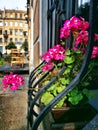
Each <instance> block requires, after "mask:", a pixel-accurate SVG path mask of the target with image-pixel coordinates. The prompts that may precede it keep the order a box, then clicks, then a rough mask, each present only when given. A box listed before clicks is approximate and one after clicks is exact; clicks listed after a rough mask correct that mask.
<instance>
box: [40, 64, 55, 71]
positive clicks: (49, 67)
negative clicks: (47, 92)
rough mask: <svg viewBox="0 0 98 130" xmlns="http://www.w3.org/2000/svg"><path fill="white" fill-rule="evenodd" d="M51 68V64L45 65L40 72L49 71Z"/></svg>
mask: <svg viewBox="0 0 98 130" xmlns="http://www.w3.org/2000/svg"><path fill="white" fill-rule="evenodd" d="M52 68H53V64H52V63H47V64H45V65H44V66H43V67H42V71H43V72H44V71H49V70H51V69H52Z"/></svg>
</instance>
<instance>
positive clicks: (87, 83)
mask: <svg viewBox="0 0 98 130" xmlns="http://www.w3.org/2000/svg"><path fill="white" fill-rule="evenodd" d="M81 85H82V86H83V87H87V86H89V85H90V83H89V82H87V81H85V82H82V84H81Z"/></svg>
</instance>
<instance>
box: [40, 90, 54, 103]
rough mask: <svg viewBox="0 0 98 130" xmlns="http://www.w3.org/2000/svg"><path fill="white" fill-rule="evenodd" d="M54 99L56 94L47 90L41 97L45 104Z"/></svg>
mask: <svg viewBox="0 0 98 130" xmlns="http://www.w3.org/2000/svg"><path fill="white" fill-rule="evenodd" d="M53 99H54V96H53V95H52V94H50V93H49V92H45V93H44V94H43V95H42V97H41V103H43V104H44V105H47V104H49V103H50V102H51V101H52V100H53Z"/></svg>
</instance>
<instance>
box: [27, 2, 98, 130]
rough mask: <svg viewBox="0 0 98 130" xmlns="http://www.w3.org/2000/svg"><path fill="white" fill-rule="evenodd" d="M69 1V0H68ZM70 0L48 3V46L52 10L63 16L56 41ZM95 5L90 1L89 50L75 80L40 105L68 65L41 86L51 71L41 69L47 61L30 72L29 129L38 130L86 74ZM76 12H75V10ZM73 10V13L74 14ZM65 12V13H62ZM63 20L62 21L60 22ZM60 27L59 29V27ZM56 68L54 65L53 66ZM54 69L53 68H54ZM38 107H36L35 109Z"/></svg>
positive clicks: (58, 24)
mask: <svg viewBox="0 0 98 130" xmlns="http://www.w3.org/2000/svg"><path fill="white" fill-rule="evenodd" d="M68 1H69V0H68ZM68 1H67V0H66V3H65V1H64V0H54V1H53V0H51V2H50V3H48V4H49V5H48V13H47V17H48V22H49V24H48V34H49V35H48V36H49V37H48V40H49V46H48V48H50V47H52V45H53V44H51V43H53V42H54V41H53V42H52V40H53V38H52V32H53V30H52V26H51V25H50V23H52V22H53V21H52V12H53V11H54V10H56V13H55V16H56V17H61V19H58V20H57V21H56V22H55V26H56V30H57V33H56V34H55V36H56V37H57V39H56V38H55V41H56V42H55V43H57V42H58V41H59V37H58V35H59V34H58V33H59V32H58V30H59V27H60V26H61V23H62V21H63V20H64V19H66V13H67V11H68V10H67V9H66V8H65V6H64V4H65V5H67V3H68ZM75 5H76V1H74V4H73V6H74V7H73V6H71V7H70V10H71V11H73V10H74V11H75ZM50 7H51V8H50ZM95 7H96V0H91V1H90V13H89V14H90V16H89V22H90V30H89V43H88V46H87V51H86V56H85V59H84V61H83V64H82V67H81V69H80V72H79V73H78V75H77V76H76V77H75V78H74V79H73V81H72V82H71V83H70V84H69V85H68V86H67V87H66V88H65V89H64V90H63V91H62V92H61V93H59V94H58V95H57V96H56V97H55V98H54V99H53V100H52V101H51V102H50V103H49V104H48V105H46V106H45V107H44V108H42V106H41V105H40V97H41V95H42V94H43V93H44V92H45V91H46V90H47V89H48V88H49V87H50V86H51V85H52V84H53V83H55V82H56V81H57V80H58V77H59V76H60V75H62V74H63V72H64V70H65V69H66V65H64V66H63V67H62V69H61V70H60V72H59V74H58V75H57V76H55V77H54V78H53V79H52V80H51V81H50V82H49V83H48V84H47V85H46V86H43V87H40V86H39V85H40V83H41V81H42V80H44V78H45V77H46V76H47V75H48V74H49V72H47V73H45V74H43V72H42V71H41V70H40V68H41V67H42V66H43V65H44V64H46V63H45V62H42V63H41V64H40V65H39V66H38V67H36V68H35V69H34V70H33V71H32V72H31V74H30V77H29V83H28V117H27V118H28V130H29V127H31V129H32V130H37V129H38V127H39V125H40V123H41V122H42V121H43V120H44V118H45V117H46V115H47V114H48V113H49V112H50V111H51V109H52V108H53V107H54V106H55V105H56V104H57V103H58V102H59V101H60V100H61V99H62V98H63V97H64V96H65V95H67V94H68V93H69V92H70V91H72V90H73V89H74V88H75V85H77V84H78V83H79V82H80V81H81V79H82V77H83V76H84V74H85V72H86V69H87V67H88V63H89V62H90V57H91V52H92V48H93V36H94V28H93V27H94V26H95V21H94V19H95V15H94V14H95V13H96V12H95V11H96V10H95ZM74 13H75V12H74ZM74 13H73V12H72V13H71V15H73V14H74ZM62 14H63V15H62ZM69 17H70V16H69ZM60 22H61V23H60ZM57 28H58V29H57ZM53 69H54V67H53ZM53 69H52V70H53ZM52 70H51V71H52ZM40 74H42V77H40V78H39V77H38V75H40ZM35 108H36V109H35Z"/></svg>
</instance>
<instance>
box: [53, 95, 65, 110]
mask: <svg viewBox="0 0 98 130" xmlns="http://www.w3.org/2000/svg"><path fill="white" fill-rule="evenodd" d="M66 98H67V97H66V96H65V97H64V98H63V99H62V100H60V101H59V102H58V103H57V104H56V105H55V108H61V107H62V106H63V104H64V101H65V99H66Z"/></svg>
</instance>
